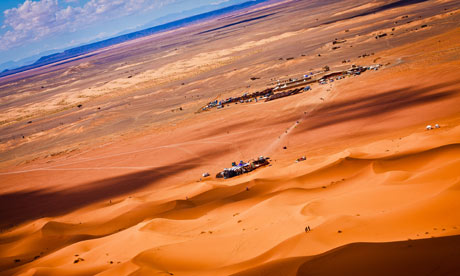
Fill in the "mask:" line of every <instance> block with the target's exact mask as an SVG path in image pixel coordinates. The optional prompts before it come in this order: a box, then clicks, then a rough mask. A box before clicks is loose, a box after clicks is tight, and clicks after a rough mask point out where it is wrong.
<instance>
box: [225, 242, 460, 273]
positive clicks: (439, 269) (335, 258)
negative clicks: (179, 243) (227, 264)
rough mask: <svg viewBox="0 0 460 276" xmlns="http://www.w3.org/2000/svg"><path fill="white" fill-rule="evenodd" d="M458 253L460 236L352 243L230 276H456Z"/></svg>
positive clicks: (459, 254) (459, 250) (459, 268)
mask: <svg viewBox="0 0 460 276" xmlns="http://www.w3.org/2000/svg"><path fill="white" fill-rule="evenodd" d="M459 252H460V235H457V236H448V237H440V238H431V239H423V240H408V241H398V242H386V243H354V244H348V245H345V246H342V247H339V248H336V249H333V250H331V251H328V252H325V253H323V254H320V255H316V256H308V257H298V258H288V259H282V260H277V261H273V262H270V263H267V264H263V265H261V266H258V267H255V268H252V269H249V270H247V271H243V272H240V273H237V274H234V275H235V276H236V275H238V276H243V275H244V276H253V275H254V276H255V275H266V276H269V275H316V276H320V275H340V276H343V275H357V276H359V275H375V276H380V275H382V276H384V275H385V276H386V275H401V276H402V275H404V276H405V275H459V274H460V263H459V262H458V260H459V258H460V253H459ZM288 271H289V272H288Z"/></svg>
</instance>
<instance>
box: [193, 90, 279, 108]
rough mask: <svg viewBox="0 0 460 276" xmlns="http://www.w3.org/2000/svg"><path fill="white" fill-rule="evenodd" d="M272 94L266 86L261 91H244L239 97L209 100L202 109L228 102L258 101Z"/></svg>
mask: <svg viewBox="0 0 460 276" xmlns="http://www.w3.org/2000/svg"><path fill="white" fill-rule="evenodd" d="M272 94H273V88H267V89H265V90H263V91H257V92H254V93H244V94H243V95H241V96H239V97H230V98H227V99H224V100H219V101H218V100H214V101H212V102H209V103H208V104H207V105H206V106H204V107H203V108H202V110H203V111H206V110H208V109H211V108H213V107H217V108H223V107H224V105H225V104H230V103H238V102H239V103H245V102H252V101H256V102H257V101H258V100H262V99H264V98H268V97H269V96H270V95H272Z"/></svg>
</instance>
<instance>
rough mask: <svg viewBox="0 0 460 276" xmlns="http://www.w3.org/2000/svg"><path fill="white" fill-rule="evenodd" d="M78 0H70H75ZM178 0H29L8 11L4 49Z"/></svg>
mask: <svg viewBox="0 0 460 276" xmlns="http://www.w3.org/2000/svg"><path fill="white" fill-rule="evenodd" d="M74 1H78V0H66V2H74ZM174 1H175V0H91V1H89V2H87V3H86V4H84V5H83V6H79V7H72V6H67V7H64V8H63V7H60V6H59V5H58V1H57V0H39V1H31V0H26V1H25V2H24V3H23V4H22V5H19V6H18V7H17V8H12V9H9V10H6V11H4V15H5V20H4V22H3V26H2V28H6V29H7V31H6V32H5V33H4V34H3V36H1V37H0V49H2V50H7V49H10V48H12V47H16V46H20V45H22V44H24V43H27V42H31V41H37V40H40V39H43V38H46V37H47V36H49V35H51V34H59V33H63V32H74V31H76V30H78V29H84V28H86V27H88V26H89V25H90V24H92V23H95V22H98V21H104V20H108V19H114V18H119V17H123V16H126V15H130V14H133V13H136V12H142V11H144V10H148V9H152V8H158V7H161V6H162V5H164V4H169V3H172V2H174Z"/></svg>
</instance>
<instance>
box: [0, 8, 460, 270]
mask: <svg viewBox="0 0 460 276" xmlns="http://www.w3.org/2000/svg"><path fill="white" fill-rule="evenodd" d="M459 9H460V4H459V3H458V1H453V0H452V1H449V0H427V1H422V0H419V1H383V0H382V1H348V0H346V1H316V0H312V1H289V0H287V1H268V2H265V3H263V4H259V5H257V6H253V7H250V8H247V9H244V10H240V11H238V12H232V13H230V14H227V15H225V16H220V17H218V18H214V19H211V20H206V21H203V22H199V23H196V24H192V25H189V26H183V27H181V28H178V29H174V30H169V31H166V32H162V33H158V34H154V35H151V36H148V37H144V38H139V39H136V40H132V41H129V42H125V43H122V44H118V45H115V46H111V47H108V48H104V49H101V50H98V51H95V52H91V53H89V54H86V55H83V56H80V57H78V58H73V59H69V60H66V61H63V62H62V61H61V62H57V63H54V64H50V65H46V66H42V67H40V68H36V69H32V70H28V71H25V72H22V73H17V74H14V75H10V76H5V77H2V78H0V231H1V232H0V274H1V275H459V274H460V261H459V260H460V200H459V199H460V73H459V69H460V10H459ZM377 64H378V65H379V66H380V67H379V68H378V70H367V71H365V72H363V73H362V74H360V75H352V76H347V77H345V78H340V79H336V80H334V81H333V82H332V81H326V82H325V83H324V84H320V83H318V82H314V83H312V84H310V86H311V90H309V91H303V92H302V93H299V94H296V95H291V96H288V97H284V98H279V99H276V100H273V101H267V102H265V101H263V100H260V101H258V102H254V101H252V102H243V103H238V104H235V103H231V104H225V105H224V106H223V108H220V109H217V108H211V109H208V110H203V106H206V105H207V104H208V103H209V102H211V101H214V100H220V99H225V98H229V97H237V96H240V95H242V94H244V93H254V92H256V91H262V90H264V89H267V88H273V87H275V86H276V85H277V83H278V81H280V82H286V81H288V80H289V79H291V80H292V79H294V78H296V79H299V78H302V76H304V75H305V74H310V73H314V76H315V77H316V76H320V77H321V76H322V75H324V74H327V73H328V72H337V71H341V70H347V69H349V68H352V67H353V65H354V66H371V65H377ZM325 66H327V67H328V68H329V71H328V72H325ZM436 124H437V125H438V126H439V127H434V126H435V125H436ZM427 125H431V126H433V129H431V130H427V128H426V126H427ZM259 156H264V157H270V165H268V166H265V167H262V168H259V169H257V170H254V171H252V172H250V173H247V174H243V175H240V176H237V177H234V178H229V179H218V178H216V177H215V176H216V174H217V173H218V172H219V171H221V170H222V169H223V168H227V167H230V166H231V163H232V162H233V161H236V162H238V161H240V160H244V161H247V160H250V159H252V158H258V157H259ZM302 156H305V157H306V160H305V161H302V162H295V161H296V160H297V159H298V158H299V157H302ZM206 172H208V173H209V174H210V176H209V177H203V175H202V174H203V173H206ZM307 227H309V229H310V230H309V231H308V230H306V228H307Z"/></svg>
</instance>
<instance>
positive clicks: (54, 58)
mask: <svg viewBox="0 0 460 276" xmlns="http://www.w3.org/2000/svg"><path fill="white" fill-rule="evenodd" d="M241 1H243V0H229V1H226V2H222V3H220V4H217V5H209V6H204V7H200V8H197V9H193V10H189V11H185V12H182V13H176V14H171V15H168V16H165V17H161V18H158V19H155V20H154V21H151V22H149V23H147V24H145V25H143V26H142V27H139V28H138V29H141V28H145V29H142V30H136V31H134V32H130V33H125V34H120V35H118V36H116V37H112V38H109V39H105V40H102V41H98V42H94V43H90V44H86V45H82V46H78V47H75V48H71V49H68V50H65V51H63V52H60V53H53V54H50V55H46V56H42V57H40V58H39V59H38V60H37V61H36V62H34V63H32V64H30V62H32V60H31V58H34V59H33V60H36V58H37V56H34V57H29V58H27V59H23V60H21V61H19V62H20V63H21V62H22V64H18V63H14V62H9V63H4V64H2V65H0V66H2V67H3V66H4V65H7V66H8V65H13V64H16V66H21V67H19V68H15V69H11V70H8V69H7V70H4V71H3V72H1V73H0V77H3V76H8V75H12V74H16V73H19V72H23V71H27V70H30V69H34V68H38V67H40V66H44V65H47V64H51V63H55V62H59V61H64V60H67V59H69V58H74V57H78V56H80V55H83V54H87V53H90V52H92V51H95V50H98V49H101V48H104V47H108V46H112V45H115V44H119V43H122V42H126V41H129V40H133V39H136V38H141V37H145V36H148V35H151V34H155V33H159V32H163V31H167V30H172V29H176V28H180V27H183V26H186V25H188V24H192V23H197V22H199V21H203V20H206V19H210V18H213V17H217V16H220V15H224V14H226V13H230V12H234V11H237V10H241V9H244V8H248V7H251V6H254V5H257V4H259V3H262V2H266V1H268V0H253V1H246V2H243V3H241ZM235 3H238V4H235ZM229 5H230V6H229ZM222 6H225V7H223V8H222ZM203 11H207V12H205V13H201V14H197V15H196V13H198V12H203ZM164 22H167V23H164ZM48 53H49V52H48ZM28 63H29V65H24V64H28ZM3 68H5V67H3ZM10 68H11V67H10Z"/></svg>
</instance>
